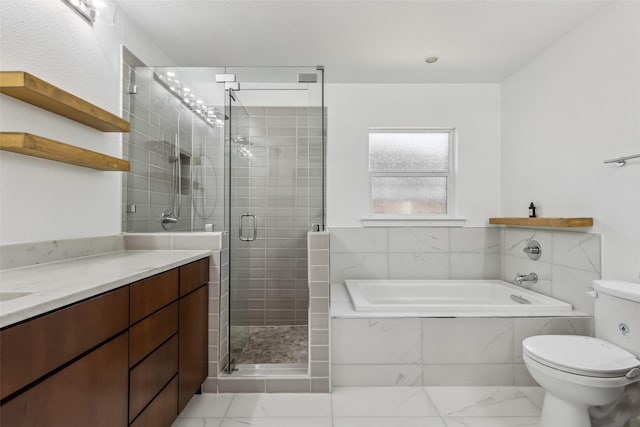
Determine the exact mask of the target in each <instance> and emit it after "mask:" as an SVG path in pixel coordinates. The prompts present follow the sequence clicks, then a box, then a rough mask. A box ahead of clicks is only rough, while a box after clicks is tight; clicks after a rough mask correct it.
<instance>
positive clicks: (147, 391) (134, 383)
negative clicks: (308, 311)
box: [129, 335, 178, 421]
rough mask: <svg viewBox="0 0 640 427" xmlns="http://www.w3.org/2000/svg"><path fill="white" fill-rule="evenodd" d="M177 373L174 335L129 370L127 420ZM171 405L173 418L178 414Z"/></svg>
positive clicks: (131, 419) (140, 410) (135, 414)
mask: <svg viewBox="0 0 640 427" xmlns="http://www.w3.org/2000/svg"><path fill="white" fill-rule="evenodd" d="M177 373H178V336H177V335H174V337H173V338H171V339H170V340H169V341H167V342H166V343H164V344H163V345H162V346H160V348H158V349H157V350H156V351H154V352H153V353H151V354H150V355H149V357H147V358H146V359H144V360H143V361H142V362H140V363H139V364H138V365H137V366H136V367H135V368H133V369H132V370H131V372H130V374H129V381H130V385H129V387H130V389H129V390H130V398H129V421H133V420H134V418H135V417H136V416H138V414H139V413H140V412H142V410H143V409H144V408H145V406H147V405H148V404H149V403H150V402H151V401H152V400H153V398H154V397H155V396H156V394H158V393H159V392H160V390H162V389H163V388H164V387H165V386H166V385H167V384H168V383H169V382H170V381H171V380H172V379H173V378H174V377H175V376H176V374H177ZM173 407H174V408H176V410H174V411H173V412H174V418H175V417H176V416H177V415H178V411H177V405H176V404H175V403H174V404H173ZM172 421H173V420H172Z"/></svg>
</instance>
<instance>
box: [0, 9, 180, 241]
mask: <svg viewBox="0 0 640 427" xmlns="http://www.w3.org/2000/svg"><path fill="white" fill-rule="evenodd" d="M110 21H111V22H110ZM122 44H124V45H126V46H127V47H128V48H129V50H131V51H133V52H134V53H135V54H136V55H137V56H138V57H140V58H141V59H142V60H144V61H146V62H147V63H151V64H170V61H169V59H168V58H167V57H166V56H165V55H164V54H163V53H162V51H161V50H160V49H158V48H157V47H155V46H154V45H153V43H152V42H151V41H150V40H148V39H147V37H146V36H145V35H144V34H143V33H141V32H140V31H139V30H138V29H137V28H136V27H135V26H134V25H133V24H132V23H131V21H130V20H129V19H128V18H127V17H126V16H125V15H123V14H122V13H120V12H119V11H118V12H116V14H115V15H114V16H113V19H111V17H107V19H105V20H103V22H102V23H96V24H95V25H94V26H93V27H91V26H90V25H88V24H87V23H86V22H85V21H83V20H82V19H81V18H80V17H79V16H78V15H76V14H75V13H74V12H73V11H72V10H71V9H70V8H69V7H67V6H66V5H65V4H64V3H63V2H61V1H41V0H40V1H38V0H2V1H0V68H1V69H2V70H24V71H27V72H29V73H32V74H34V75H36V76H37V77H40V78H42V79H44V80H47V81H49V82H50V83H53V84H54V85H56V86H58V87H60V88H62V89H64V90H66V91H68V92H71V93H73V94H75V95H77V96H80V97H81V98H84V99H86V100H88V101H89V102H92V103H94V104H96V105H98V106H99V107H101V108H104V109H106V110H108V111H111V112H112V113H115V114H120V113H121V89H120V88H121V67H122V65H121V59H120V58H121V45H122ZM0 114H1V115H0V130H2V131H5V132H9V131H14V132H30V133H34V134H36V135H41V136H44V137H47V138H51V139H55V140H59V141H62V142H65V143H68V144H72V145H76V146H80V147H83V148H88V149H90V150H94V151H98V152H101V153H105V154H108V155H112V156H121V152H122V146H121V137H120V135H119V134H112V133H111V134H109V133H102V132H99V131H97V130H94V129H92V128H89V127H87V126H84V125H81V124H78V123H76V122H74V121H71V120H68V119H65V118H63V117H61V116H57V115H55V114H53V113H49V112H47V111H44V110H41V109H39V108H37V107H34V106H31V105H29V104H26V103H24V102H21V101H18V100H15V99H14V98H11V97H8V96H5V95H0ZM120 183H121V173H120V172H100V171H96V170H93V169H87V168H81V167H77V166H72V165H67V164H63V163H58V162H53V161H48V160H42V159H36V158H32V157H28V156H23V155H20V154H14V153H9V152H4V151H3V152H1V154H0V210H1V215H0V242H1V243H2V244H8V243H18V242H29V241H43V240H54V239H62V238H66V239H68V238H80V237H91V236H101V235H113V234H119V233H120V231H121V218H120V217H121V212H120V211H121V184H120Z"/></svg>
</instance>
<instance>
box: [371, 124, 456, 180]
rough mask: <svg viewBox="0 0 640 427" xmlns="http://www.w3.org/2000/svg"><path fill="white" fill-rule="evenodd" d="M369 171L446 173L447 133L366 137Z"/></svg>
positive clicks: (388, 133) (447, 156)
mask: <svg viewBox="0 0 640 427" xmlns="http://www.w3.org/2000/svg"><path fill="white" fill-rule="evenodd" d="M369 170H370V171H378V172H384V171H387V172H391V171H403V172H420V171H447V170H449V132H421V133H413V132H410V133H407V132H405V133H391V132H381V133H375V132H372V133H370V134H369Z"/></svg>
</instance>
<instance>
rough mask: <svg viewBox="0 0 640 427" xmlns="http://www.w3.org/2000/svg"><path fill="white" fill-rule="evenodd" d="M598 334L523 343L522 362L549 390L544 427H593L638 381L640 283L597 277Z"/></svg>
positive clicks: (542, 337) (548, 337)
mask: <svg viewBox="0 0 640 427" xmlns="http://www.w3.org/2000/svg"><path fill="white" fill-rule="evenodd" d="M593 289H594V292H592V296H593V297H594V321H595V336H596V338H592V337H584V336H579V335H539V336H533V337H529V338H525V339H524V340H523V341H522V347H523V358H524V363H525V365H526V366H527V369H528V370H529V373H530V374H531V376H532V377H533V378H534V379H535V380H536V381H537V382H538V384H540V385H541V386H542V387H543V388H544V389H545V397H544V404H543V407H542V415H541V418H540V427H560V426H562V427H589V426H591V422H590V420H589V412H588V408H589V406H599V405H605V404H608V403H611V402H613V401H614V400H615V399H617V398H618V396H620V395H621V394H622V392H623V390H624V388H625V386H627V385H628V384H631V383H634V382H637V381H640V359H639V358H638V356H640V284H637V283H629V282H617V281H609V280H595V281H594V282H593Z"/></svg>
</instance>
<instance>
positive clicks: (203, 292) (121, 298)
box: [0, 258, 209, 427]
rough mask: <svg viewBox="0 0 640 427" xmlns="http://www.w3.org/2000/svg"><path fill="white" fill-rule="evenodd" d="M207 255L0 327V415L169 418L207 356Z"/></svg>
mask: <svg viewBox="0 0 640 427" xmlns="http://www.w3.org/2000/svg"><path fill="white" fill-rule="evenodd" d="M208 281H209V259H208V258H204V259H201V260H199V261H196V262H192V263H190V264H187V265H184V266H182V267H179V268H174V269H172V270H169V271H167V272H164V273H161V274H158V275H155V276H153V277H150V278H147V279H144V280H140V281H138V282H135V283H133V284H130V285H127V286H123V287H121V288H118V289H116V290H113V291H110V292H107V293H105V294H102V295H99V296H96V297H93V298H90V299H87V300H85V301H81V302H78V303H76V304H72V305H70V306H68V307H64V308H61V309H59V310H56V311H53V312H51V313H47V314H45V315H42V316H39V317H37V318H34V319H31V320H27V321H25V322H22V323H20V324H17V325H13V326H9V327H7V328H5V329H3V330H1V331H0V372H1V375H0V393H1V397H0V399H1V406H0V425H2V426H7V427H9V426H11V427H34V426H43V427H44V426H46V427H58V426H60V427H62V426H64V427H85V426H92V427H102V426H104V427H118V426H122V427H125V426H127V425H129V424H131V425H132V426H135V427H144V426H153V427H170V426H171V424H172V423H173V421H174V420H175V418H176V417H177V415H178V413H179V412H180V411H181V410H182V409H183V408H184V407H185V406H186V404H187V403H188V402H189V399H191V397H192V396H193V394H194V393H196V392H198V391H199V389H200V387H201V385H202V383H203V382H204V380H205V378H206V376H207V371H208V369H207V366H208V361H207V359H208V357H207V356H208V354H207V353H208V304H209V301H208Z"/></svg>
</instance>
